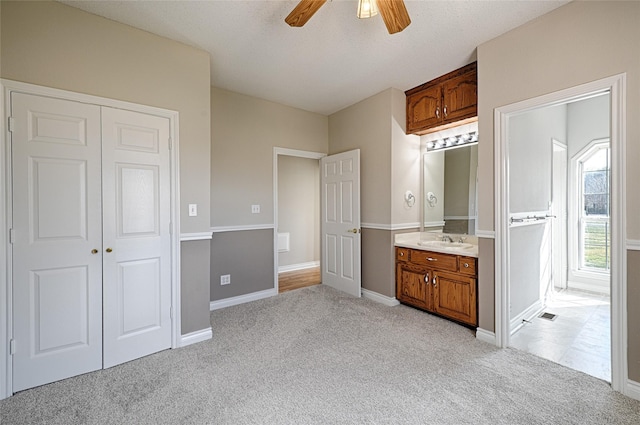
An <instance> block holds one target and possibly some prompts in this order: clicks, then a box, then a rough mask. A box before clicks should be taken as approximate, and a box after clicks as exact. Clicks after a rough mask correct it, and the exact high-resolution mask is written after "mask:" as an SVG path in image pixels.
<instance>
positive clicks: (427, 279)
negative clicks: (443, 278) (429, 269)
mask: <svg viewBox="0 0 640 425" xmlns="http://www.w3.org/2000/svg"><path fill="white" fill-rule="evenodd" d="M424 281H425V282H426V283H427V285H428V284H429V273H427V274H426V275H425V276H424Z"/></svg>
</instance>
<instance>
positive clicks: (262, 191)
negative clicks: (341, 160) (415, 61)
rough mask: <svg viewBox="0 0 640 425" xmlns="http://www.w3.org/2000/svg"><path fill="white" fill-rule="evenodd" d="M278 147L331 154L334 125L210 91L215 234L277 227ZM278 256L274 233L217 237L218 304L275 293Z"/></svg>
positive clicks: (214, 291) (214, 287)
mask: <svg viewBox="0 0 640 425" xmlns="http://www.w3.org/2000/svg"><path fill="white" fill-rule="evenodd" d="M274 147H280V148H289V149H297V150H304V151H311V152H320V153H326V152H327V150H328V118H327V117H326V116H324V115H320V114H315V113H311V112H307V111H303V110H301V109H296V108H291V107H288V106H284V105H280V104H277V103H273V102H269V101H266V100H263V99H258V98H255V97H251V96H246V95H243V94H239V93H235V92H231V91H227V90H223V89H219V88H216V87H211V226H213V227H214V228H215V227H218V226H253V225H273V224H274V217H273V211H274V205H273V148H274ZM252 204H259V205H260V207H261V212H260V214H252V213H251V205H252ZM254 256H255V258H256V259H257V260H258V261H254V260H253V259H252V258H253V257H254ZM273 256H274V252H273V230H271V229H268V230H247V231H233V232H219V233H214V235H213V239H212V241H211V269H210V271H211V295H210V296H211V300H212V301H216V300H222V299H225V298H229V297H235V296H241V295H246V294H250V293H252V292H256V291H262V290H266V289H270V288H273V287H274V281H273V278H274V269H273V258H274V257H273ZM248 259H251V260H248ZM224 274H231V284H230V285H225V286H221V285H220V276H221V275H224Z"/></svg>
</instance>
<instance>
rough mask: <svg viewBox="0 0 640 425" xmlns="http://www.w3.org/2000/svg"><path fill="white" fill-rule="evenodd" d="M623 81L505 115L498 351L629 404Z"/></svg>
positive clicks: (501, 111) (499, 119)
mask: <svg viewBox="0 0 640 425" xmlns="http://www.w3.org/2000/svg"><path fill="white" fill-rule="evenodd" d="M624 81H625V78H624V75H620V76H614V77H611V78H607V79H604V80H600V81H596V82H593V83H589V84H585V85H583V86H579V87H574V88H572V89H567V90H563V91H561V92H556V93H552V94H549V95H545V96H541V97H539V98H535V99H530V100H527V101H523V102H519V103H517V104H513V105H509V106H505V107H502V108H498V109H497V110H496V114H495V116H496V120H495V124H496V126H495V131H496V140H497V143H496V152H495V159H496V168H495V171H496V193H497V195H498V196H497V199H496V307H497V308H496V342H497V345H499V346H501V347H507V346H512V347H516V348H523V349H526V350H527V351H530V352H532V353H534V354H537V355H540V356H542V357H546V358H548V359H550V360H552V361H555V362H558V363H561V364H564V365H566V366H569V367H572V368H574V369H578V370H582V371H584V372H586V373H589V374H592V375H594V376H597V377H599V378H602V379H604V380H607V381H610V382H611V384H612V387H613V388H614V390H617V391H622V392H623V393H624V392H625V391H626V385H627V383H626V367H627V357H626V352H625V350H624V347H625V346H626V345H625V342H626V334H625V332H624V329H626V317H625V316H624V315H623V312H624V311H625V310H624V306H625V305H626V256H625V255H624V253H625V246H624V229H625V211H624V191H625V187H624V186H625V181H624V176H625V161H624V158H625V155H624V151H625V140H624V131H623V128H624V126H623V125H622V124H623V122H624V93H625V91H624ZM589 113H591V114H592V115H589ZM563 168H564V169H566V170H567V172H563V171H562V170H563ZM565 176H566V183H565V182H564V181H565ZM565 188H566V194H565V193H564V191H565ZM565 199H566V201H565ZM565 208H566V212H565ZM565 217H566V223H565ZM565 231H566V237H565V234H564V232H565ZM565 255H566V257H565ZM576 277H582V278H585V279H590V281H588V282H586V283H587V284H590V286H585V282H584V280H583V281H582V282H581V281H580V280H578V279H576ZM596 278H598V279H596ZM594 280H599V282H600V287H598V286H596V285H595V284H594ZM544 313H549V314H554V315H556V316H555V320H548V319H545V318H544ZM541 315H543V317H540V316H541ZM584 366H587V367H584Z"/></svg>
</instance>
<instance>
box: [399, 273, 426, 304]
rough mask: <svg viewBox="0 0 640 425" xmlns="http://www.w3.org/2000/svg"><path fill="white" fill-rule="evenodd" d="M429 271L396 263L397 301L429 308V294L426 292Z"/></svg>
mask: <svg viewBox="0 0 640 425" xmlns="http://www.w3.org/2000/svg"><path fill="white" fill-rule="evenodd" d="M430 276H431V275H430V273H429V271H428V270H426V269H422V268H419V267H412V266H411V265H409V264H406V263H398V265H397V268H396V297H397V298H398V300H399V301H402V302H405V303H407V304H411V305H414V306H416V307H420V308H425V309H430V308H431V306H430V303H429V302H428V301H430V300H431V295H430V293H429V292H428V291H429V288H428V284H427V281H428V280H429V277H430Z"/></svg>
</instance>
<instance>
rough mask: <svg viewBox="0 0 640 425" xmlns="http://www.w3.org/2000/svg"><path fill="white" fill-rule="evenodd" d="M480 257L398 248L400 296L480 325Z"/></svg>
mask: <svg viewBox="0 0 640 425" xmlns="http://www.w3.org/2000/svg"><path fill="white" fill-rule="evenodd" d="M477 282H478V275H477V259H476V258H474V257H466V256H462V255H452V254H444V253H439V252H431V251H422V250H417V249H410V248H401V247H397V248H396V298H397V299H398V301H400V302H401V303H403V304H408V305H411V306H414V307H417V308H420V309H422V310H426V311H428V312H431V313H435V314H438V315H440V316H443V317H446V318H448V319H452V320H454V321H456V322H460V323H463V324H465V325H469V326H473V327H476V326H477V325H478V315H477V299H476V291H477Z"/></svg>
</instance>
